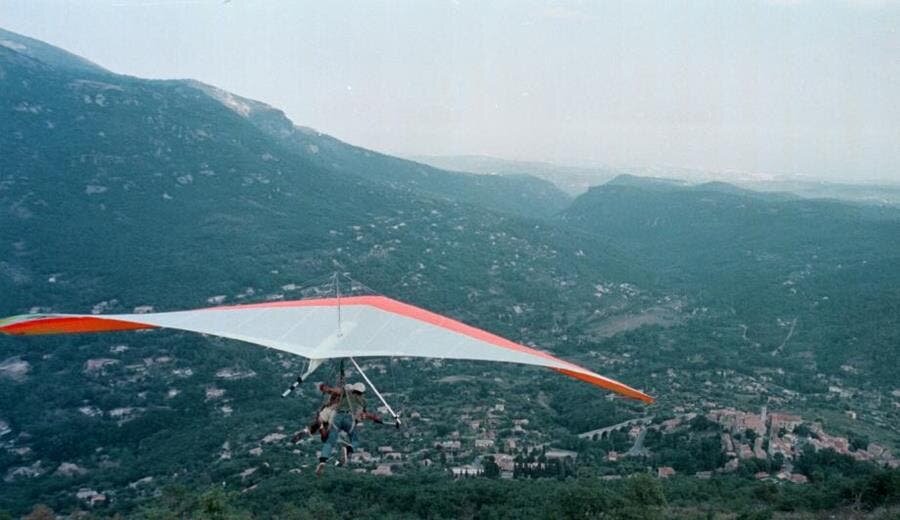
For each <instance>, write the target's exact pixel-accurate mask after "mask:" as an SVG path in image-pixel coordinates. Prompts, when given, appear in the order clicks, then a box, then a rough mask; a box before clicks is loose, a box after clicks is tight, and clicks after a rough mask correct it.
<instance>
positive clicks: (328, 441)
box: [316, 428, 341, 475]
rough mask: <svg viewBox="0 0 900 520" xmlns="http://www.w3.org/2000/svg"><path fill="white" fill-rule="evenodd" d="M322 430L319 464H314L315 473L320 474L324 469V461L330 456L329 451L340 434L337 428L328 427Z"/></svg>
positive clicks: (330, 451) (331, 450)
mask: <svg viewBox="0 0 900 520" xmlns="http://www.w3.org/2000/svg"><path fill="white" fill-rule="evenodd" d="M322 431H323V432H324V435H325V437H323V441H324V442H323V443H322V453H321V455H319V465H318V466H316V475H321V474H322V472H323V471H325V463H326V462H328V459H330V458H331V453H332V452H333V451H334V445H335V443H337V441H338V437H340V436H341V432H340V430H339V429H337V428H328V430H322Z"/></svg>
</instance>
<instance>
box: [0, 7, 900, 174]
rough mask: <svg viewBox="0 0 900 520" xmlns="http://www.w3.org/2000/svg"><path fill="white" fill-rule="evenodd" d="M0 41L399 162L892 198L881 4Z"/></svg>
mask: <svg viewBox="0 0 900 520" xmlns="http://www.w3.org/2000/svg"><path fill="white" fill-rule="evenodd" d="M0 27H4V28H6V29H9V30H12V31H16V32H20V33H23V34H26V35H28V36H32V37H35V38H38V39H41V40H44V41H47V42H49V43H52V44H55V45H59V46H62V47H64V48H66V49H67V50H70V51H72V52H75V53H76V54H80V55H82V56H84V57H86V58H88V59H90V60H92V61H95V62H97V63H99V64H100V65H103V66H105V67H107V68H109V69H111V70H113V71H116V72H121V73H127V74H133V75H137V76H143V77H151V78H186V77H190V78H197V79H199V80H201V81H204V82H207V83H211V84H214V85H217V86H220V87H222V88H225V89H227V90H230V91H233V92H235V93H238V94H241V95H244V96H247V97H251V98H254V99H259V100H261V101H265V102H267V103H270V104H272V105H274V106H276V107H279V108H282V109H284V110H285V111H286V112H287V114H288V115H289V116H290V117H291V118H292V119H293V120H294V122H295V123H297V124H301V125H306V126H311V127H314V128H316V129H318V130H321V131H323V132H326V133H329V134H332V135H335V136H337V137H339V138H341V139H344V140H346V141H349V142H351V143H354V144H358V145H361V146H366V147H369V148H374V149H377V150H381V151H386V152H390V153H395V154H402V155H414V154H423V155H447V154H485V155H493V156H498V157H503V158H510V159H524V160H545V161H554V162H560V163H570V164H575V163H585V162H596V163H604V164H612V165H634V166H654V165H669V166H679V167H693V168H702V169H712V170H738V171H742V172H767V173H791V174H805V175H810V176H815V177H824V178H830V179H844V180H864V179H889V180H894V181H900V2H895V1H887V0H883V1H878V0H856V1H853V0H818V1H814V0H808V1H803V0H795V1H790V0H780V1H775V0H742V1H727V0H711V1H699V0H698V1H692V2H679V1H656V2H645V1H621V2H613V1H609V2H603V1H595V2H526V1H508V2H489V1H481V2H476V1H473V2H465V1H457V2H453V1H446V2H426V1H391V2H380V1H378V2H376V1H362V2H358V1H352V2H346V3H343V2H336V1H321V0H318V1H313V2H300V1H275V0H268V1H267V0H231V1H230V2H227V1H225V2H223V0H83V1H65V0H0Z"/></svg>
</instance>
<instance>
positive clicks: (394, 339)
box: [0, 296, 653, 403]
mask: <svg viewBox="0 0 900 520" xmlns="http://www.w3.org/2000/svg"><path fill="white" fill-rule="evenodd" d="M153 328H169V329H179V330H186V331H191V332H198V333H201V334H211V335H214V336H221V337H225V338H231V339H236V340H240V341H245V342H248V343H254V344H257V345H262V346H264V347H269V348H273V349H277V350H281V351H284V352H289V353H291V354H296V355H299V356H304V357H307V358H310V359H329V358H343V357H429V358H446V359H468V360H478V361H500V362H507V363H520V364H525V365H537V366H543V367H547V368H550V369H553V370H556V371H557V372H560V373H562V374H565V375H567V376H570V377H574V378H576V379H579V380H581V381H585V382H588V383H591V384H594V385H596V386H599V387H602V388H605V389H607V390H612V391H613V392H616V393H618V394H621V395H624V396H626V397H630V398H632V399H638V400H641V401H644V402H646V403H651V402H653V398H652V397H650V396H648V395H647V394H645V393H643V392H641V391H639V390H636V389H634V388H631V387H630V386H627V385H625V384H623V383H620V382H618V381H615V380H613V379H609V378H606V377H603V376H601V375H599V374H596V373H594V372H592V371H590V370H588V369H586V368H583V367H581V366H578V365H575V364H573V363H569V362H568V361H564V360H562V359H559V358H556V357H554V356H551V355H550V354H547V353H546V352H542V351H540V350H536V349H533V348H530V347H527V346H525V345H520V344H518V343H515V342H512V341H509V340H507V339H505V338H502V337H500V336H497V335H494V334H491V333H489V332H486V331H484V330H481V329H478V328H475V327H472V326H469V325H466V324H464V323H462V322H459V321H456V320H453V319H451V318H448V317H446V316H441V315H439V314H435V313H433V312H430V311H427V310H425V309H422V308H419V307H415V306H413V305H409V304H406V303H402V302H399V301H397V300H393V299H391V298H387V297H384V296H351V297H345V298H319V299H310V300H297V301H280V302H268V303H259V304H249V305H236V306H224V307H212V308H208V309H198V310H191V311H178V312H163V313H148V314H117V315H74V314H49V315H48V314H43V315H42V314H37V315H25V316H16V317H13V318H8V319H6V320H0V332H3V333H5V334H13V335H36V334H69V333H83V332H106V331H123V330H139V329H153Z"/></svg>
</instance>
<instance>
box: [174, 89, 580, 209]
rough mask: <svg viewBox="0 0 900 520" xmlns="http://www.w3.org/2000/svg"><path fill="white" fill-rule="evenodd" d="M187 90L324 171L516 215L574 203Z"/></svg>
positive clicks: (219, 93)
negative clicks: (407, 157) (373, 147)
mask: <svg viewBox="0 0 900 520" xmlns="http://www.w3.org/2000/svg"><path fill="white" fill-rule="evenodd" d="M189 84H190V85H191V86H194V87H196V88H199V89H201V90H203V91H204V92H206V93H207V94H209V95H210V96H211V97H213V98H215V99H218V100H219V101H221V102H222V103H223V104H224V105H225V106H227V107H229V108H231V109H232V110H234V111H235V112H237V113H239V114H241V115H242V116H244V117H246V118H247V120H248V121H250V122H251V123H252V124H253V125H255V126H256V127H257V128H260V129H261V130H263V131H264V132H265V133H266V134H268V135H269V136H271V137H273V138H275V139H276V140H277V141H278V142H280V143H281V144H282V145H284V146H285V147H287V148H289V149H291V150H293V151H295V152H296V153H297V154H298V155H301V156H304V157H306V158H307V159H308V160H309V161H310V162H311V163H313V164H316V165H318V166H320V167H322V168H326V169H330V170H334V171H336V172H341V173H352V174H355V175H359V176H362V177H365V178H366V179H367V180H370V181H375V182H379V183H383V184H386V185H388V186H390V187H391V188H401V189H406V190H411V191H415V192H419V193H425V194H429V195H432V196H435V197H438V198H442V199H445V200H451V201H457V202H465V203H471V204H476V205H478V206H481V207H484V208H488V209H492V210H494V211H498V212H503V213H509V214H512V215H520V216H531V217H549V216H552V215H555V214H556V213H558V212H560V211H562V210H563V209H564V208H565V207H566V206H567V205H568V203H569V201H570V198H569V197H568V196H567V195H566V194H565V193H563V192H562V191H560V190H559V189H558V188H556V186H554V185H553V184H552V183H550V182H548V181H545V180H541V179H539V178H537V177H534V176H531V175H522V174H518V175H473V174H469V173H460V172H451V171H446V170H440V169H437V168H433V167H431V166H427V165H425V164H421V163H417V162H413V161H408V160H405V159H400V158H397V157H391V156H389V155H385V154H381V153H378V152H375V151H372V150H367V149H365V148H360V147H358V146H353V145H350V144H348V143H345V142H343V141H341V140H339V139H336V138H334V137H332V136H329V135H326V134H323V133H321V132H318V131H316V130H314V129H312V128H307V127H302V126H297V125H295V124H294V123H293V122H292V121H291V120H290V119H288V118H287V117H286V116H285V115H284V112H282V111H281V110H278V109H276V108H273V107H271V106H269V105H266V104H265V103H260V102H259V101H254V100H251V99H247V98H243V97H240V96H236V95H234V94H231V93H229V92H226V91H223V90H221V89H218V88H216V87H212V86H210V85H206V84H204V83H201V82H197V81H191V82H189Z"/></svg>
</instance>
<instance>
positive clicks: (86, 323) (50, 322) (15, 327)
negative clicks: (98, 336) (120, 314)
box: [0, 315, 156, 336]
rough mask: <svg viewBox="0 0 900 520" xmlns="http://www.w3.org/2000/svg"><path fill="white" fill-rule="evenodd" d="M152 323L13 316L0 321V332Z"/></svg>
mask: <svg viewBox="0 0 900 520" xmlns="http://www.w3.org/2000/svg"><path fill="white" fill-rule="evenodd" d="M154 328H156V327H154V326H153V325H146V324H143V323H135V322H132V321H124V320H116V319H110V318H102V317H100V316H96V317H95V316H53V315H49V316H39V315H36V316H27V315H26V316H14V317H12V318H9V319H7V320H3V321H0V332H2V333H4V334H9V335H13V336H32V335H42V334H82V333H88V332H112V331H120V330H121V331H125V330H141V329H154Z"/></svg>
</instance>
